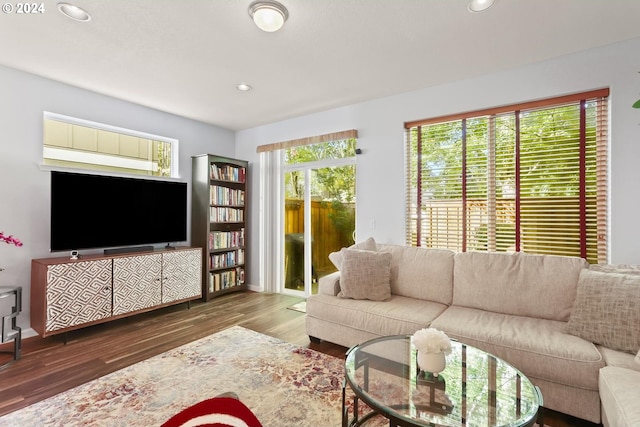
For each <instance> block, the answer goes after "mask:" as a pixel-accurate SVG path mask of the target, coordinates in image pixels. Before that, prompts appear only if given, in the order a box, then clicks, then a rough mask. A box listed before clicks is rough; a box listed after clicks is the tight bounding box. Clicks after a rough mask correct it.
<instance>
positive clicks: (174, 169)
mask: <svg viewBox="0 0 640 427" xmlns="http://www.w3.org/2000/svg"><path fill="white" fill-rule="evenodd" d="M45 120H54V121H58V122H63V123H67V124H70V125H78V126H83V127H88V128H92V129H96V130H102V131H107V132H113V133H117V134H120V135H126V136H132V137H136V138H142V139H149V140H152V141H159V142H164V143H168V144H170V146H171V167H170V174H169V176H157V175H144V174H127V173H119V172H114V171H113V170H110V169H106V168H100V167H97V168H82V167H66V166H56V165H49V164H46V163H45V151H46V150H47V149H48V148H47V146H46V145H45V140H44V134H43V138H42V158H41V163H40V169H42V170H69V171H82V172H86V173H92V174H95V173H105V174H109V175H126V176H133V177H139V178H143V177H144V178H148V179H179V178H180V169H179V164H180V158H179V151H178V150H179V140H177V139H174V138H169V137H166V136H161V135H155V134H151V133H147V132H141V131H137V130H133V129H127V128H123V127H118V126H113V125H108V124H105V123H100V122H94V121H91V120H85V119H80V118H77V117H72V116H66V115H63V114H59V113H53V112H50V111H43V117H42V122H43V125H44V122H45ZM70 151H71V150H70ZM95 155H100V154H95ZM113 158H114V159H118V158H119V159H120V160H121V165H118V166H115V167H122V168H127V167H128V166H127V165H128V159H127V158H126V157H124V156H113ZM98 166H99V164H98Z"/></svg>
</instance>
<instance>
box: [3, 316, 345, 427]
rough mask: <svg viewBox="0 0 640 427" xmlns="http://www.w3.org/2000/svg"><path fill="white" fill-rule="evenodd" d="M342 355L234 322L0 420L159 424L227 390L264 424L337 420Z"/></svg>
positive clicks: (133, 426) (132, 426)
mask: <svg viewBox="0 0 640 427" xmlns="http://www.w3.org/2000/svg"><path fill="white" fill-rule="evenodd" d="M343 378H344V361H343V360H341V359H338V358H335V357H331V356H328V355H325V354H323V353H319V352H316V351H313V350H310V349H304V348H300V347H298V346H295V345H293V344H290V343H286V342H284V341H281V340H278V339H276V338H272V337H269V336H266V335H263V334H259V333H257V332H254V331H251V330H248V329H245V328H242V327H239V326H234V327H232V328H229V329H226V330H224V331H222V332H218V333H216V334H213V335H210V336H208V337H205V338H202V339H200V340H198V341H195V342H192V343H190V344H187V345H184V346H182V347H178V348H176V349H173V350H170V351H168V352H166V353H163V354H160V355H158V356H155V357H152V358H150V359H147V360H144V361H142V362H139V363H137V364H135V365H132V366H130V367H127V368H124V369H122V370H120V371H117V372H114V373H112V374H109V375H106V376H104V377H101V378H98V379H96V380H94V381H91V382H89V383H86V384H83V385H81V386H78V387H76V388H74V389H71V390H69V391H66V392H64V393H61V394H58V395H56V396H53V397H51V398H49V399H46V400H44V401H42V402H39V403H36V404H34V405H31V406H29V407H27V408H24V409H20V410H18V411H16V412H13V413H11V414H8V415H5V416H4V417H0V426H11V427H15V426H20V427H29V426H33V427H36V426H37V427H42V426H64V427H73V426H91V427H94V426H95V427H100V426H105V427H106V426H108V427H117V426H122V427H125V426H126V427H138V426H145V427H147V426H159V425H160V424H162V423H163V422H164V421H166V420H167V419H168V418H170V417H171V416H172V415H174V414H176V413H177V412H179V411H181V410H182V409H184V408H186V407H189V406H191V405H193V404H195V403H198V402H200V401H202V400H205V399H208V398H211V397H214V396H216V395H218V394H221V393H224V392H228V391H233V392H235V393H236V394H238V396H239V397H240V400H241V401H242V402H243V403H245V404H246V405H247V406H248V407H249V408H250V409H251V410H252V411H253V412H254V413H255V415H256V416H257V417H258V419H259V420H260V422H261V423H262V425H263V426H265V427H268V426H340V425H341V415H340V408H341V402H342V381H343Z"/></svg>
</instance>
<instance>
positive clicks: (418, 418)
mask: <svg viewBox="0 0 640 427" xmlns="http://www.w3.org/2000/svg"><path fill="white" fill-rule="evenodd" d="M451 345H452V351H451V353H450V354H448V355H447V356H446V360H447V361H446V367H445V369H444V371H442V372H440V373H439V374H438V375H433V374H431V373H428V372H424V371H421V370H420V369H419V368H418V365H417V362H416V358H417V351H416V349H415V347H414V345H413V343H412V337H411V335H397V336H389V337H382V338H377V339H373V340H370V341H367V342H365V343H363V344H360V345H358V346H355V347H353V348H352V349H351V350H349V353H348V354H347V358H346V361H345V367H346V369H345V371H346V374H345V375H346V380H347V383H348V384H349V386H350V387H351V389H352V390H353V392H354V393H355V394H356V396H357V398H359V399H360V400H362V401H363V402H364V403H366V404H367V406H369V407H370V408H371V409H373V410H374V411H375V412H377V413H378V414H381V415H383V416H384V417H386V418H388V419H389V420H391V424H392V425H393V424H397V425H429V426H461V425H473V426H486V427H494V426H530V425H533V424H534V423H535V421H536V418H537V415H538V410H539V408H540V407H541V406H542V395H541V394H540V390H539V389H538V388H537V387H535V386H534V385H533V384H532V383H531V381H529V379H527V377H525V376H524V375H523V374H522V373H521V372H520V371H518V370H517V369H516V368H514V367H513V366H511V365H510V364H508V363H507V362H505V361H504V360H501V359H500V358H498V357H495V356H493V355H491V354H489V353H487V352H484V351H482V350H479V349H477V348H475V347H472V346H469V345H466V344H462V343H460V342H458V341H454V340H452V343H451ZM356 412H357V399H356ZM343 413H344V411H343ZM365 418H366V417H365ZM365 418H362V419H358V417H354V419H352V420H351V422H350V425H360V424H362V423H364V422H366V419H365Z"/></svg>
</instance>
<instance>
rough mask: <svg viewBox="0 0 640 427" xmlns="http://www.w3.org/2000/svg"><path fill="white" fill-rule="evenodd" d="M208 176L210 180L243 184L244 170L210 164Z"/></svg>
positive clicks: (236, 167)
mask: <svg viewBox="0 0 640 427" xmlns="http://www.w3.org/2000/svg"><path fill="white" fill-rule="evenodd" d="M209 175H210V177H211V179H215V180H218V181H233V182H244V181H245V179H246V170H245V168H243V167H238V166H231V165H218V164H215V163H212V164H211V171H210V173H209Z"/></svg>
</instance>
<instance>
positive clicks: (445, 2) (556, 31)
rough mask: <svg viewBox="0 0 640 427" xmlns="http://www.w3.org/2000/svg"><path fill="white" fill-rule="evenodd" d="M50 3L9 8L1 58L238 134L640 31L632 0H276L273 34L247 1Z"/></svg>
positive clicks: (0, 29) (1, 21) (639, 12)
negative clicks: (33, 8)
mask: <svg viewBox="0 0 640 427" xmlns="http://www.w3.org/2000/svg"><path fill="white" fill-rule="evenodd" d="M43 1H44V2H45V3H44V4H45V12H44V13H42V14H31V15H19V14H16V13H15V11H14V13H3V14H1V15H0V64H2V65H6V66H8V67H12V68H16V69H19V70H23V71H27V72H30V73H33V74H37V75H41V76H44V77H47V78H50V79H53V80H58V81H61V82H64V83H68V84H71V85H74V86H79V87H82V88H86V89H89V90H92V91H95V92H99V93H102V94H106V95H110V96H113V97H116V98H120V99H123V100H127V101H130V102H134V103H137V104H142V105H145V106H148V107H152V108H155V109H158V110H162V111H166V112H169V113H173V114H177V115H180V116H184V117H188V118H192V119H195V120H199V121H203V122H206V123H211V124H214V125H217V126H221V127H224V128H228V129H232V130H240V129H246V128H250V127H254V126H258V125H261V124H266V123H272V122H276V121H280V120H284V119H288V118H292V117H296V116H301V115H304V114H309V113H313V112H317V111H323V110H327V109H331V108H335V107H339V106H344V105H349V104H353V103H357V102H361V101H365V100H369V99H375V98H380V97H384V96H388V95H393V94H397V93H402V92H407V91H412V90H416V89H420V88H424V87H428V86H433V85H438V84H442V83H446V82H451V81H457V80H462V79H467V78H470V77H474V76H478V75H483V74H488V73H493V72H496V71H500V70H504V69H509V68H513V67H519V66H522V65H526V64H529V63H534V62H538V61H541V60H545V59H549V58H553V57H557V56H561V55H565V54H569V53H572V52H577V51H581V50H585V49H589V48H592V47H596V46H602V45H606V44H610V43H615V42H618V41H622V40H626V39H630V38H635V37H640V25H638V19H639V18H640V1H632V0H588V1H587V0H496V3H495V5H494V6H493V7H491V8H490V9H488V10H486V11H485V12H482V13H470V12H469V11H467V2H468V0H280V2H281V3H283V4H284V5H285V6H286V7H287V9H288V10H289V19H288V21H287V22H286V24H285V26H284V28H283V29H282V30H280V31H279V32H276V33H265V32H263V31H261V30H259V29H258V28H257V27H256V26H255V25H254V24H253V22H252V21H251V19H250V18H249V15H248V12H247V9H248V6H249V4H250V3H251V0H108V1H104V0H65V1H67V2H70V3H73V4H75V5H77V6H79V7H82V8H83V9H85V10H86V11H88V12H89V13H90V14H91V15H92V20H91V21H90V22H88V23H81V22H76V21H73V20H70V19H69V18H66V17H64V16H63V15H62V14H60V13H59V12H58V10H57V8H56V1H55V0H53V1H50V0H43ZM241 82H242V83H247V84H250V85H251V86H252V87H253V90H251V91H249V92H240V91H238V90H237V89H236V84H238V83H241Z"/></svg>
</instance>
